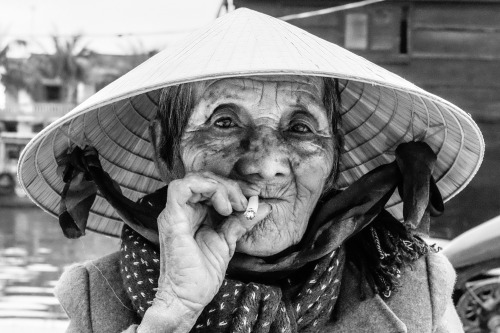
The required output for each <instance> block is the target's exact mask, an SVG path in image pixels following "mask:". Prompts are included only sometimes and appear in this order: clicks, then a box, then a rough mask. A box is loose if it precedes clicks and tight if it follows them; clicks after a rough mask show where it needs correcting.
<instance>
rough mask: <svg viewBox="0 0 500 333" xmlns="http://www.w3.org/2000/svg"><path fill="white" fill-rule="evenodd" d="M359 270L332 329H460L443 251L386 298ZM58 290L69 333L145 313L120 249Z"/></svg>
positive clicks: (127, 324) (348, 282) (107, 327)
mask: <svg viewBox="0 0 500 333" xmlns="http://www.w3.org/2000/svg"><path fill="white" fill-rule="evenodd" d="M360 277H361V275H360V274H359V272H358V271H357V270H356V269H355V268H354V267H353V266H352V265H346V269H345V270H344V273H343V278H342V285H341V286H342V287H341V292H340V294H339V296H338V300H337V304H336V310H335V316H334V317H335V318H336V319H335V320H333V321H332V322H331V323H329V324H328V325H326V326H325V327H324V330H323V332H331V333H348V332H349V333H351V332H352V333H354V332H356V333H369V332H370V333H372V332H384V333H405V332H410V333H426V332H429V333H461V332H463V328H462V325H461V323H460V320H459V318H458V315H457V312H456V311H455V308H454V306H453V303H452V299H451V294H452V291H453V285H454V283H455V272H454V270H453V268H452V266H451V264H450V262H449V261H448V259H446V258H445V257H444V256H443V255H441V254H439V253H431V254H429V255H427V256H426V257H423V258H421V259H420V260H418V261H417V262H415V263H414V264H413V266H412V267H411V268H409V269H407V270H406V271H405V272H403V274H402V277H401V285H402V286H401V288H400V289H399V290H398V291H397V292H395V293H393V295H391V296H390V297H389V298H388V299H386V300H384V299H382V298H381V297H380V296H378V295H371V296H370V297H365V298H364V299H363V297H361V288H360V287H359V286H360V283H363V280H362V279H361V278H360ZM55 294H56V296H57V298H58V299H59V301H60V303H61V305H62V307H63V308H64V309H65V311H66V313H67V314H68V316H69V318H70V324H69V327H68V329H67V331H66V332H67V333H76V332H78V333H91V332H92V333H114V332H124V331H126V332H135V327H136V325H135V324H137V323H139V322H140V319H139V318H138V317H137V315H136V314H135V312H134V311H133V310H132V305H131V303H130V301H129V299H128V296H127V294H126V291H125V290H124V288H123V284H122V278H121V275H120V263H119V253H118V252H116V253H113V254H111V255H108V256H106V257H103V258H101V259H98V260H95V261H88V262H86V263H82V264H75V265H73V266H71V267H70V268H69V269H68V270H67V271H66V272H65V273H64V274H63V275H62V276H61V279H60V280H59V283H58V285H57V287H56V289H55Z"/></svg>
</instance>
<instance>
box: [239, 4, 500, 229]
mask: <svg viewBox="0 0 500 333" xmlns="http://www.w3.org/2000/svg"><path fill="white" fill-rule="evenodd" d="M349 2H350V1H349ZM343 3H345V2H341V1H327V0H324V1H319V0H314V1H297V0H288V1H285V0H280V1H264V0H236V1H235V5H236V7H247V8H251V9H255V10H258V11H261V12H264V13H267V14H269V15H272V16H275V17H279V16H283V15H288V14H292V13H301V12H305V11H309V10H315V9H321V8H327V7H331V6H335V5H339V4H343ZM381 10H383V11H385V14H384V15H386V16H388V17H389V19H391V17H392V19H393V21H394V22H393V23H392V28H391V29H390V30H387V27H390V26H391V23H390V22H388V23H387V22H386V23H387V24H386V25H385V29H386V30H383V31H380V32H378V33H377V32H376V31H370V40H372V39H373V38H378V37H377V36H381V35H385V36H390V37H388V38H392V39H393V45H395V47H394V48H389V49H385V50H383V51H380V50H378V51H377V50H375V49H369V50H353V52H356V53H358V54H360V55H362V56H364V57H366V58H368V59H370V60H372V61H374V62H375V63H378V64H380V65H381V66H383V67H385V68H387V69H389V70H391V71H393V72H395V73H397V74H399V75H401V76H403V77H404V78H406V79H408V80H409V81H411V82H414V83H415V84H417V85H418V86H421V87H422V88H424V89H426V90H428V91H430V92H432V93H434V94H436V95H439V96H441V97H443V98H445V99H448V100H450V101H451V102H453V103H454V104H456V105H458V106H459V107H461V108H462V109H464V110H466V111H467V112H468V113H470V114H471V115H472V117H473V118H474V119H475V120H476V122H477V123H478V125H479V127H480V128H481V130H482V132H483V135H484V137H485V141H486V153H485V160H484V162H483V165H482V167H481V169H480V170H479V172H478V174H477V176H476V177H475V178H474V180H473V181H472V182H471V183H470V184H469V186H468V187H467V188H466V189H465V190H464V191H462V192H461V193H460V194H459V195H458V196H456V197H455V198H454V199H453V200H452V201H450V202H449V203H448V204H447V206H446V212H445V214H444V215H443V216H442V217H440V218H438V219H436V220H435V222H434V227H433V230H432V232H433V234H434V235H435V236H441V237H445V238H452V237H455V236H456V235H458V234H460V233H462V232H464V231H465V230H467V229H469V228H471V227H473V226H475V225H478V224H480V223H482V222H484V221H486V220H487V219H490V218H493V217H495V216H497V215H500V1H387V2H383V3H381V4H374V5H370V6H367V7H365V8H362V9H354V10H351V11H347V12H340V13H334V14H328V15H324V16H318V17H315V18H308V19H301V20H294V21H290V23H292V24H295V25H297V26H299V27H301V28H303V29H305V30H308V31H309V32H311V33H314V34H316V35H318V36H320V37H322V38H324V39H326V40H329V41H331V42H334V43H337V44H339V45H341V46H344V42H345V40H344V35H345V31H344V27H345V15H346V13H352V12H365V13H368V14H369V15H371V16H370V17H372V15H374V14H380V13H379V12H377V11H381ZM402 20H405V24H406V26H407V29H406V34H407V35H406V36H404V38H406V43H407V45H406V46H407V49H406V50H404V51H405V52H401V51H402V49H401V48H400V47H396V46H397V45H401V41H402V40H401V38H403V36H402V31H401V21H402ZM373 27H374V25H373V24H371V25H370V29H371V30H374V29H373ZM374 36H375V37H374ZM386 38H387V37H386ZM370 43H372V42H371V41H370Z"/></svg>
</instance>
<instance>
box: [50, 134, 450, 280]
mask: <svg viewBox="0 0 500 333" xmlns="http://www.w3.org/2000/svg"><path fill="white" fill-rule="evenodd" d="M395 155H396V160H395V161H394V162H392V163H388V164H384V165H381V166H379V167H377V168H375V169H373V170H372V171H370V172H368V173H367V174H365V175H364V176H363V177H361V178H360V179H358V180H357V181H356V182H354V183H353V184H352V185H350V186H349V187H348V188H347V189H345V190H344V191H335V192H332V193H331V194H330V195H328V196H327V197H326V198H324V199H322V200H321V201H320V202H319V203H318V205H317V207H316V210H315V212H314V213H313V215H312V217H311V219H310V222H309V224H308V228H307V230H306V233H305V235H304V237H303V239H302V240H301V242H300V243H299V244H297V245H295V246H292V247H290V248H289V249H287V250H285V251H283V252H281V253H279V254H277V255H273V256H271V257H267V258H259V257H254V256H249V255H245V254H240V253H237V254H235V256H234V257H233V259H232V260H231V263H230V266H229V268H228V272H229V273H231V272H238V273H242V272H243V273H248V274H250V275H252V274H255V275H256V276H262V274H266V273H271V274H273V275H276V276H280V275H283V274H286V272H287V271H289V270H290V269H292V268H293V269H297V268H299V267H302V266H304V265H305V264H307V263H308V262H311V261H313V260H317V259H319V258H321V257H323V256H325V255H326V254H328V253H331V252H332V251H333V250H335V249H336V248H338V247H339V246H340V245H342V244H343V243H344V242H345V241H346V240H347V239H348V238H350V237H352V236H353V235H355V234H356V233H358V232H359V231H360V230H362V229H363V228H364V227H365V226H367V225H368V224H370V223H371V222H372V221H373V220H374V219H375V218H376V217H377V216H379V214H380V213H381V212H384V214H386V213H387V212H386V211H385V210H384V207H385V205H386V204H387V202H388V200H389V199H390V197H391V196H392V194H393V192H394V190H395V189H396V187H397V188H398V190H399V194H400V196H401V197H402V198H403V218H404V221H403V224H404V225H405V227H406V228H408V229H410V230H416V231H420V232H424V233H428V230H429V224H430V216H431V215H432V216H438V215H440V214H441V213H442V212H443V210H444V205H443V201H442V198H441V194H440V193H439V189H438V188H437V185H436V182H435V180H434V178H433V177H432V171H433V169H434V166H435V163H436V159H437V158H436V155H435V154H434V152H433V151H432V149H431V148H430V147H429V146H428V145H427V144H426V143H424V142H414V141H412V142H408V143H402V144H400V145H399V146H398V147H397V149H396V152H395ZM58 165H59V167H60V168H61V170H62V173H61V174H62V178H63V181H64V182H65V186H64V190H63V193H62V195H61V204H60V213H59V223H60V226H61V228H62V230H63V233H64V235H65V236H66V237H68V238H78V237H81V236H82V235H84V234H85V229H86V226H87V220H88V217H89V213H90V209H91V207H92V204H93V202H94V200H95V197H96V195H97V191H99V193H100V194H101V195H102V196H103V197H104V198H105V199H106V200H107V201H108V202H109V204H110V205H111V206H113V208H114V209H115V210H116V212H117V213H118V215H119V216H120V218H121V219H122V220H123V222H124V223H125V224H127V225H128V226H130V227H131V228H132V229H134V230H135V231H136V232H138V233H139V234H141V235H142V236H143V237H144V238H146V239H147V240H149V241H150V242H151V243H153V244H155V245H157V246H159V237H158V225H157V218H158V216H159V214H160V213H161V211H162V210H163V209H164V207H165V204H166V198H167V195H166V192H167V186H165V187H163V188H161V189H159V190H157V191H156V192H154V193H151V194H148V195H146V196H144V197H143V198H141V199H140V200H139V201H138V202H133V201H131V200H130V199H128V198H126V197H125V196H124V195H123V194H122V193H121V190H120V186H119V185H118V184H117V183H116V182H115V181H114V180H113V179H112V178H111V177H110V176H109V174H108V173H106V172H105V171H104V170H103V169H102V166H101V164H100V161H99V156H98V152H97V150H96V149H95V148H93V147H90V146H86V147H85V148H84V149H81V148H79V147H74V148H73V149H71V150H70V151H68V153H67V154H66V155H65V156H63V157H62V158H60V159H59V160H58ZM387 214H388V213H387Z"/></svg>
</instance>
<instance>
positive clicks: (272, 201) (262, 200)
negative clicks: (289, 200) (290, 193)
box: [259, 197, 284, 204]
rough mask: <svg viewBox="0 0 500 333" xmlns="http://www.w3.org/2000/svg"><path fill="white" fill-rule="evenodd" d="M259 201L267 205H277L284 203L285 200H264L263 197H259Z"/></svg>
mask: <svg viewBox="0 0 500 333" xmlns="http://www.w3.org/2000/svg"><path fill="white" fill-rule="evenodd" d="M259 201H260V202H265V203H268V204H275V203H280V202H283V201H284V200H283V199H278V198H262V197H259Z"/></svg>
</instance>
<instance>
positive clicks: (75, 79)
mask: <svg viewBox="0 0 500 333" xmlns="http://www.w3.org/2000/svg"><path fill="white" fill-rule="evenodd" d="M52 41H53V44H54V49H55V52H54V53H53V54H47V55H46V56H45V57H44V59H42V63H40V64H39V65H38V66H39V70H40V73H41V74H42V76H43V77H44V78H47V79H58V80H61V83H62V99H63V100H64V101H66V102H69V103H76V102H77V86H78V83H79V82H85V81H86V80H87V73H88V71H89V59H88V58H89V56H90V54H91V52H90V51H89V50H88V49H87V47H86V46H85V44H83V40H82V35H75V36H73V37H70V38H62V37H58V36H52Z"/></svg>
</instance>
